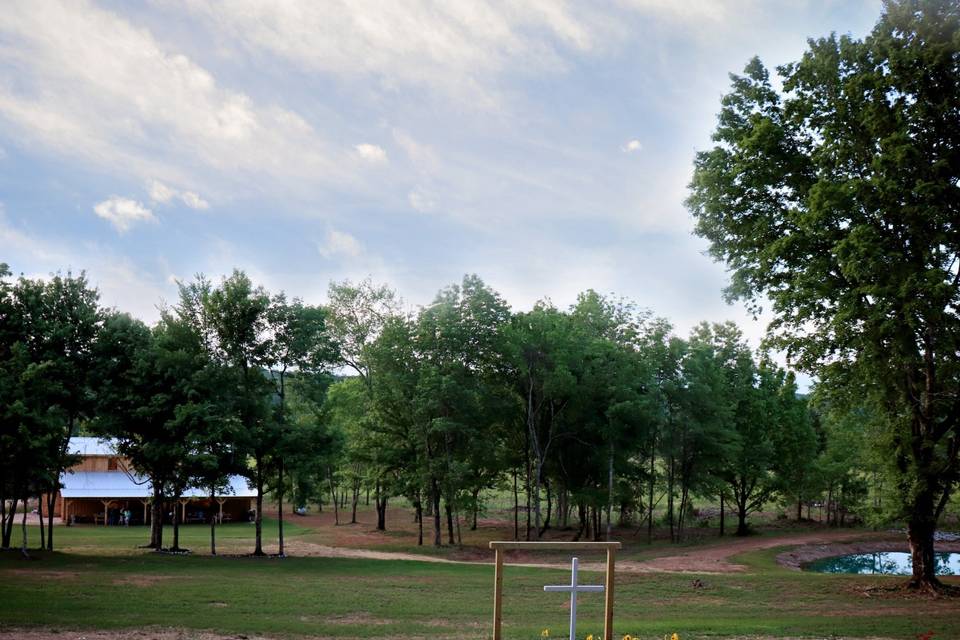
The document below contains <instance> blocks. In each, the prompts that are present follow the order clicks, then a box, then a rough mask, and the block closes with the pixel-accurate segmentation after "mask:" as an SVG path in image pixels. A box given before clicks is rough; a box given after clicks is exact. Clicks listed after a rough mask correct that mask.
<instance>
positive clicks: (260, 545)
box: [253, 456, 265, 556]
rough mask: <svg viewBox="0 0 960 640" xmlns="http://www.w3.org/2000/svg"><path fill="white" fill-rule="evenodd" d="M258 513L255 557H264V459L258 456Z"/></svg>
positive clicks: (255, 520)
mask: <svg viewBox="0 0 960 640" xmlns="http://www.w3.org/2000/svg"><path fill="white" fill-rule="evenodd" d="M256 464H257V513H256V515H254V518H253V520H254V528H255V532H254V533H255V535H256V543H255V546H254V549H253V555H255V556H262V555H265V554H264V553H263V458H262V457H261V456H257V459H256Z"/></svg>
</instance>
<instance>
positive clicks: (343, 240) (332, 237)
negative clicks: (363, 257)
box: [317, 229, 362, 260]
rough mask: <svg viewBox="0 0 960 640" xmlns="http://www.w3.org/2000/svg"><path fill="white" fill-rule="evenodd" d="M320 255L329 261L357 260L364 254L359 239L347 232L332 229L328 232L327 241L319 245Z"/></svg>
mask: <svg viewBox="0 0 960 640" xmlns="http://www.w3.org/2000/svg"><path fill="white" fill-rule="evenodd" d="M317 250H318V251H319V252H320V255H321V256H323V257H324V258H327V259H328V260H331V259H333V258H339V257H343V258H356V257H358V256H359V255H360V253H361V252H362V249H361V247H360V243H359V242H357V239H356V238H354V237H353V236H352V235H350V234H349V233H347V232H345V231H337V230H336V229H331V230H330V231H328V232H327V238H326V240H325V241H324V242H323V243H321V244H318V245H317Z"/></svg>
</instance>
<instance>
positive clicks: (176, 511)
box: [170, 493, 180, 551]
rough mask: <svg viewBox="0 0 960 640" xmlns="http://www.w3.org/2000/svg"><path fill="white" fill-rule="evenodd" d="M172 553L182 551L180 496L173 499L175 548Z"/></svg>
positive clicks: (172, 547)
mask: <svg viewBox="0 0 960 640" xmlns="http://www.w3.org/2000/svg"><path fill="white" fill-rule="evenodd" d="M170 551H180V494H179V493H177V495H175V496H174V497H173V546H171V547H170Z"/></svg>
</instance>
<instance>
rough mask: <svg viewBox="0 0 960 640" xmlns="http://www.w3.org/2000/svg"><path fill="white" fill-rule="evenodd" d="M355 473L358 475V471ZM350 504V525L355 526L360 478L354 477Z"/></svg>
mask: <svg viewBox="0 0 960 640" xmlns="http://www.w3.org/2000/svg"><path fill="white" fill-rule="evenodd" d="M354 471H355V472H356V473H359V470H357V469H355V470H354ZM351 500H352V501H351V503H350V524H357V505H358V504H360V478H359V477H354V479H353V495H352V496H351Z"/></svg>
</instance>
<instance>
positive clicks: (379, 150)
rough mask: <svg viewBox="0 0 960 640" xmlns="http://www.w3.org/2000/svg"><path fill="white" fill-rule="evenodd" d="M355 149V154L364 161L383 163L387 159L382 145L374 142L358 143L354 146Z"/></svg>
mask: <svg viewBox="0 0 960 640" xmlns="http://www.w3.org/2000/svg"><path fill="white" fill-rule="evenodd" d="M354 149H355V150H356V151H357V155H359V156H360V158H361V159H362V160H364V161H366V162H369V163H370V164H383V163H385V162H386V161H387V152H386V151H384V149H383V147H380V146H378V145H375V144H368V143H366V142H365V143H363V144H358V145H356V146H355V147H354Z"/></svg>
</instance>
